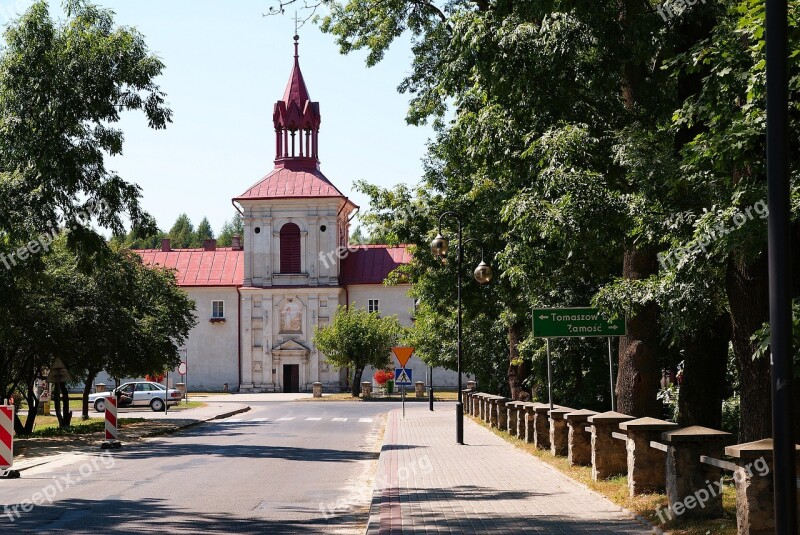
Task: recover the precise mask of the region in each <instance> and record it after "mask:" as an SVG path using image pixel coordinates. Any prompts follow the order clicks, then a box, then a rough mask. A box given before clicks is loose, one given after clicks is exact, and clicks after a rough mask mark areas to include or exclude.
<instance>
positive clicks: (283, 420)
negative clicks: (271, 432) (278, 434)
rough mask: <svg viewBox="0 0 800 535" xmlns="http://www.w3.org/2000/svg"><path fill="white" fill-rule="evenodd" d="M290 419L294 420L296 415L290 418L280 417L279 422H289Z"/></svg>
mask: <svg viewBox="0 0 800 535" xmlns="http://www.w3.org/2000/svg"><path fill="white" fill-rule="evenodd" d="M289 420H294V416H290V417H289V418H278V421H279V422H288V421H289Z"/></svg>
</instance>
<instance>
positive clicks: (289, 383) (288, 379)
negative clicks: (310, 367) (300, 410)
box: [283, 364, 300, 393]
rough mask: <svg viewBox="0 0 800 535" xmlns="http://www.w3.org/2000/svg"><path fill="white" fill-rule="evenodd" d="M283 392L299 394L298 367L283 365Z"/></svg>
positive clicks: (295, 365)
mask: <svg viewBox="0 0 800 535" xmlns="http://www.w3.org/2000/svg"><path fill="white" fill-rule="evenodd" d="M283 391H284V392H285V393H295V392H300V365H299V364H284V365H283Z"/></svg>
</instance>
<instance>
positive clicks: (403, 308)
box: [348, 284, 467, 391]
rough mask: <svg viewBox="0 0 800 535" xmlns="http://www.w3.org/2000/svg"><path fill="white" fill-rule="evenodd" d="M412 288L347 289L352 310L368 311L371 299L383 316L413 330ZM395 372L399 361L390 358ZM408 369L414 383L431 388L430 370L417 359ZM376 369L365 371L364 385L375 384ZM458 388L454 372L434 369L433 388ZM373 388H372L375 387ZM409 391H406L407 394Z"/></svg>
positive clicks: (364, 286)
mask: <svg viewBox="0 0 800 535" xmlns="http://www.w3.org/2000/svg"><path fill="white" fill-rule="evenodd" d="M410 289H411V286H410V285H407V284H402V285H396V286H386V285H383V284H357V285H352V286H348V291H349V299H350V306H357V307H359V308H367V306H368V304H369V300H370V299H377V300H378V306H379V311H380V313H381V316H397V319H398V320H399V321H400V324H401V325H404V326H406V327H408V326H411V324H412V322H411V317H412V314H413V312H414V300H413V299H412V298H411V297H410V296H409V295H408V292H409V290H410ZM391 362H392V368H399V367H400V365H399V364H398V363H397V359H396V358H395V357H394V355H392V356H391ZM406 369H411V374H412V381H414V382H417V381H424V382H425V384H426V385H427V384H428V366H427V365H426V364H425V363H424V362H423V361H422V360H420V359H419V358H418V357H416V356H412V357H411V359H410V360H409V361H408V364H407V365H406ZM374 375H375V369H374V368H372V367H368V368H366V369H365V370H364V375H363V377H362V381H372V380H373V379H372V378H373V376H374ZM466 380H467V376H466V375H465V376H464V379H463V381H464V387H465V388H466ZM457 384H458V374H456V372H454V371H452V370H446V369H444V368H440V367H437V368H434V369H433V386H434V389H436V388H437V387H444V388H454V387H455V386H456V385H457ZM376 386H377V385H376V384H373V387H376ZM408 390H409V388H406V391H408Z"/></svg>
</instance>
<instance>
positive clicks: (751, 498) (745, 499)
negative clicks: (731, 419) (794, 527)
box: [725, 438, 800, 535]
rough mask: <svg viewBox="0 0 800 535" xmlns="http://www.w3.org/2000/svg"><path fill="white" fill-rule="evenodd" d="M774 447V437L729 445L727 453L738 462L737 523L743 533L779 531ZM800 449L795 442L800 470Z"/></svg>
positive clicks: (757, 534)
mask: <svg viewBox="0 0 800 535" xmlns="http://www.w3.org/2000/svg"><path fill="white" fill-rule="evenodd" d="M772 447H773V445H772V439H771V438H768V439H764V440H758V441H756V442H747V443H745V444H736V445H735V446H728V447H727V448H725V455H727V456H729V457H733V460H734V463H735V464H736V466H737V469H736V472H734V474H733V481H734V483H735V484H736V527H737V533H738V534H739V535H772V534H774V533H775V491H774V488H773V481H772V470H773V460H772ZM798 452H800V446H795V463H796V469H798V473H800V454H799V453H798ZM798 505H800V496H798ZM799 527H800V526H799Z"/></svg>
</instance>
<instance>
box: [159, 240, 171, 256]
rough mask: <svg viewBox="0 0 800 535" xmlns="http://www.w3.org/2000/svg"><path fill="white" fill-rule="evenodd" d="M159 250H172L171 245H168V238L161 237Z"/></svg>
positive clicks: (166, 251)
mask: <svg viewBox="0 0 800 535" xmlns="http://www.w3.org/2000/svg"><path fill="white" fill-rule="evenodd" d="M161 250H162V251H163V252H165V253H168V252H170V251H171V250H172V247H170V245H169V238H161Z"/></svg>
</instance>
